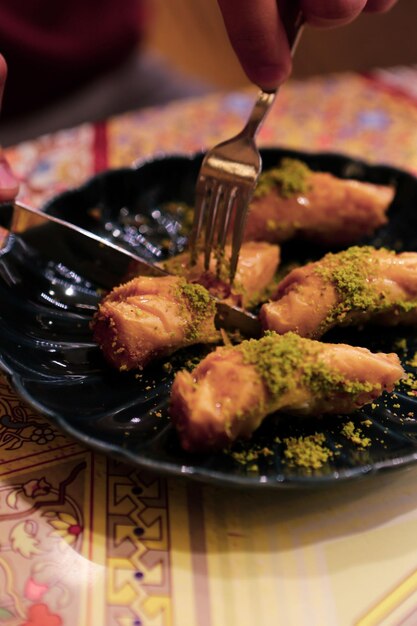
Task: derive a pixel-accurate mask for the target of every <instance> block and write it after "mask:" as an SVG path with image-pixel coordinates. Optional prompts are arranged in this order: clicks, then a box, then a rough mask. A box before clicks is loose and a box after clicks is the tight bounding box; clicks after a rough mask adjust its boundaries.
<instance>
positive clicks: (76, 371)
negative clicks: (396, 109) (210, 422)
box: [0, 149, 417, 487]
mask: <svg viewBox="0 0 417 626" xmlns="http://www.w3.org/2000/svg"><path fill="white" fill-rule="evenodd" d="M262 152H263V155H262V156H263V162H264V167H265V168H268V167H271V166H273V165H275V164H276V163H277V162H278V161H279V159H280V158H281V157H282V156H286V155H291V156H296V157H298V158H301V159H303V160H304V161H306V162H307V163H308V164H309V165H310V166H311V167H312V168H313V169H316V170H324V171H330V172H332V173H334V174H336V175H337V176H340V177H354V178H358V179H360V180H368V181H371V182H374V183H389V184H393V185H395V187H396V195H395V199H394V202H393V204H392V206H391V208H390V211H389V225H388V226H387V227H384V228H383V229H381V230H380V231H379V232H378V233H376V235H375V237H374V238H373V239H371V240H369V242H371V243H374V244H375V245H378V246H380V245H384V246H388V247H391V248H395V249H397V250H400V249H405V250H417V211H416V207H417V180H416V179H415V178H414V177H413V176H411V175H410V174H408V173H406V172H403V171H399V170H396V169H393V168H391V167H386V166H370V165H368V164H365V163H362V162H359V161H353V160H352V159H350V158H347V157H344V156H340V155H334V154H305V153H297V152H290V151H282V150H278V149H265V150H263V151H262ZM200 162H201V155H197V156H195V157H193V158H186V157H181V156H171V157H165V158H160V159H157V160H154V161H152V162H146V163H144V164H143V165H141V166H140V167H139V168H138V169H136V170H135V169H127V168H126V169H120V170H115V171H109V172H105V173H103V174H100V175H98V176H96V177H95V178H93V179H91V180H90V181H89V182H88V183H87V184H85V185H84V186H82V187H80V188H79V189H76V190H73V191H69V192H66V193H64V194H62V195H60V196H59V197H57V198H55V199H53V200H52V201H51V202H50V203H49V204H48V205H47V206H46V207H45V208H46V210H47V211H48V212H49V213H51V214H53V215H56V216H59V217H61V218H63V219H66V220H68V221H70V222H73V223H75V224H78V225H80V226H83V227H84V228H89V229H91V230H93V231H94V232H96V233H99V234H100V235H103V236H106V237H108V238H109V239H111V240H113V241H117V242H118V243H119V244H122V245H125V246H127V247H130V248H131V249H134V250H135V251H136V252H138V253H140V254H141V255H143V256H145V257H146V258H147V259H149V260H156V259H160V258H162V257H163V256H164V255H167V254H173V253H175V252H178V251H180V250H181V249H183V248H184V246H185V244H186V239H185V236H184V233H183V232H182V230H181V224H180V223H179V222H178V221H177V220H176V219H174V218H173V215H172V213H171V212H170V209H169V207H168V208H167V203H169V202H176V203H181V202H185V203H189V204H192V202H193V189H194V183H195V179H196V176H197V173H198V170H199V165H200ZM80 254H82V251H80ZM321 254H323V250H322V249H321V250H319V249H314V248H313V247H306V246H305V245H303V246H297V245H296V244H291V245H287V246H284V248H283V258H284V261H291V260H294V259H296V260H303V259H306V258H312V257H315V256H319V255H321ZM100 297H101V293H100V290H99V289H98V287H97V285H94V284H92V283H89V282H88V281H86V280H85V279H84V278H83V277H82V276H78V275H77V274H75V273H74V272H73V271H72V270H71V268H70V267H65V266H64V265H59V264H56V263H52V262H49V261H48V260H47V259H43V258H42V257H41V256H40V255H39V253H37V252H35V251H33V250H31V249H30V248H28V247H27V246H25V245H24V244H23V243H22V241H20V240H19V239H16V238H14V237H11V238H10V239H9V242H8V246H7V247H6V248H5V249H4V250H3V251H2V252H1V256H0V346H1V363H2V366H3V368H4V369H6V370H7V372H8V373H9V374H10V376H11V378H12V381H13V383H14V385H15V387H16V389H17V390H18V392H19V393H20V394H21V395H22V396H23V397H24V398H25V399H26V400H27V401H28V402H29V403H30V404H31V405H32V406H35V407H36V408H37V409H39V410H40V411H41V412H43V413H44V414H45V415H47V416H49V417H50V418H51V419H52V420H53V421H55V422H56V423H57V424H59V425H60V426H61V427H62V428H63V429H64V430H66V431H67V432H69V433H70V434H71V435H74V436H75V437H77V438H78V439H79V440H81V441H82V442H84V443H86V444H87V445H89V446H93V447H95V448H96V449H99V450H101V451H103V452H106V453H109V454H111V455H113V456H116V457H118V458H119V459H121V460H124V461H127V462H129V463H132V464H136V465H137V466H139V467H143V468H148V469H151V470H155V471H157V472H164V473H169V474H174V475H180V474H185V475H189V476H191V477H193V478H196V479H199V480H203V481H206V482H215V483H219V484H228V485H235V486H239V485H241V486H242V485H244V486H270V487H271V486H273V487H299V486H303V487H316V486H320V485H329V484H333V483H335V482H337V481H341V480H345V479H349V478H353V477H359V476H364V475H370V474H372V473H374V472H377V471H380V470H384V469H388V468H394V467H399V466H404V465H406V464H408V463H411V462H414V461H415V460H416V459H417V438H416V437H417V421H416V419H415V418H414V410H415V409H416V408H417V407H416V400H415V399H414V397H413V395H409V394H410V389H409V388H408V387H407V388H404V389H400V390H399V391H398V393H396V394H395V395H394V396H393V395H388V394H386V395H385V396H384V397H383V398H382V399H381V400H380V402H378V403H377V404H376V405H373V406H368V407H365V408H364V409H363V410H362V411H359V412H357V413H356V414H355V415H353V416H349V417H347V416H333V417H326V418H323V419H320V418H315V419H311V418H310V419H297V418H294V417H288V416H285V415H282V416H272V417H270V418H268V419H267V420H265V421H264V423H263V425H262V426H261V428H260V429H259V430H258V431H257V432H256V433H255V435H254V437H253V441H252V442H251V446H252V449H260V448H263V447H267V448H268V449H269V450H270V452H271V454H269V455H266V456H262V455H261V456H260V458H259V459H258V461H257V463H256V464H254V463H249V464H242V463H240V462H238V461H237V460H236V458H235V457H234V456H232V455H230V454H228V453H219V454H215V455H207V456H191V455H189V454H186V453H184V452H183V451H182V450H181V448H180V446H179V443H178V440H177V436H176V433H175V431H174V429H173V427H172V426H171V424H170V420H169V415H168V411H167V399H168V396H169V390H170V384H171V381H172V376H173V372H172V371H169V367H166V364H165V363H164V362H159V363H155V364H154V365H153V366H152V367H149V368H148V369H147V370H146V371H145V373H144V375H143V377H142V378H140V379H139V378H137V377H136V376H135V374H134V373H119V372H117V371H114V370H112V369H111V368H110V367H108V366H107V365H106V364H105V362H104V360H103V358H102V356H101V353H100V350H99V349H98V348H97V346H96V345H95V344H94V343H93V341H92V338H91V334H90V329H89V323H90V320H91V317H92V315H93V313H94V311H95V308H96V306H97V303H98V302H99V299H100ZM326 339H328V340H332V341H334V340H336V341H346V342H349V343H352V344H354V345H363V346H366V347H369V348H371V349H373V350H382V351H388V352H390V351H396V352H397V353H398V354H399V355H400V357H401V358H402V360H403V363H404V364H405V367H406V369H407V370H408V371H414V369H413V368H412V367H411V366H409V365H407V361H410V360H411V357H412V356H414V354H415V352H416V350H417V341H416V337H415V335H414V333H413V332H411V331H405V330H399V329H396V330H394V331H393V330H372V329H367V330H366V331H362V332H359V331H356V330H349V331H344V332H343V333H341V332H339V333H335V334H334V335H332V336H328V337H327V338H326ZM200 354H201V348H195V349H194V350H187V351H183V352H180V353H178V354H177V355H175V356H174V357H173V358H172V360H171V361H172V362H171V365H173V367H174V371H175V369H176V368H180V367H182V366H184V364H186V363H187V362H189V360H190V357H193V356H199V355H200ZM411 393H413V392H411ZM416 415H417V413H416ZM348 421H352V422H353V423H354V425H355V427H358V428H361V430H362V432H363V434H364V435H366V436H367V437H369V439H370V441H371V445H370V446H368V447H365V448H363V447H361V446H358V444H357V443H354V442H353V441H351V440H350V439H347V438H346V437H345V436H344V435H343V432H342V431H343V426H344V424H346V422H348ZM364 421H366V425H363V422H364ZM316 432H320V433H325V438H326V442H325V445H326V446H327V447H328V448H330V449H332V450H333V451H335V452H337V454H336V455H335V456H334V457H333V458H331V459H330V460H329V461H328V462H327V463H325V464H324V465H323V466H322V467H321V468H319V469H317V470H311V469H306V468H303V467H298V466H291V465H289V464H287V463H285V462H284V458H283V444H282V441H283V439H285V438H287V437H306V436H308V435H311V434H314V433H316ZM241 449H242V447H241V446H240V444H237V446H236V451H238V452H239V451H240V450H241ZM245 450H246V449H245Z"/></svg>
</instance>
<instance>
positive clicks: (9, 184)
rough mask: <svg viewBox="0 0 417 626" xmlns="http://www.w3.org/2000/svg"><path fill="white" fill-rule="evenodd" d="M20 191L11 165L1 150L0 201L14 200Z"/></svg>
mask: <svg viewBox="0 0 417 626" xmlns="http://www.w3.org/2000/svg"><path fill="white" fill-rule="evenodd" d="M18 191H19V183H18V181H17V179H16V178H15V176H14V174H13V172H12V170H11V168H10V165H9V164H8V162H7V161H6V159H5V157H4V155H3V154H2V153H1V151H0V202H9V201H10V200H13V199H14V198H15V197H16V196H17V194H18Z"/></svg>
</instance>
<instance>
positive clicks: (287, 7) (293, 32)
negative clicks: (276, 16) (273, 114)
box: [241, 0, 304, 138]
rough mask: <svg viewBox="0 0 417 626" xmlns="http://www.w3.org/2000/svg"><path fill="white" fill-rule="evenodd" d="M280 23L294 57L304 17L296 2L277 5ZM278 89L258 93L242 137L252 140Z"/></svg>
mask: <svg viewBox="0 0 417 626" xmlns="http://www.w3.org/2000/svg"><path fill="white" fill-rule="evenodd" d="M278 4H279V11H280V16H281V20H282V23H283V25H284V29H285V33H286V35H287V39H288V45H289V46H290V50H291V56H294V52H295V49H296V47H297V44H298V41H299V39H300V35H301V31H302V27H303V25H304V16H303V14H302V12H301V10H300V7H299V3H298V2H297V1H296V0H287V2H285V3H278ZM277 93H278V88H277V89H274V90H273V91H262V90H261V91H259V93H258V97H257V99H256V102H255V104H254V106H253V109H252V112H251V114H250V116H249V119H248V122H247V124H246V126H245V127H244V129H243V130H242V133H241V134H242V135H245V136H246V137H251V138H254V137H255V136H256V134H257V133H258V131H259V129H260V127H261V125H262V122H263V121H264V119H265V117H266V114H267V113H268V111H269V109H270V108H271V106H272V105H273V103H274V100H275V98H276V96H277Z"/></svg>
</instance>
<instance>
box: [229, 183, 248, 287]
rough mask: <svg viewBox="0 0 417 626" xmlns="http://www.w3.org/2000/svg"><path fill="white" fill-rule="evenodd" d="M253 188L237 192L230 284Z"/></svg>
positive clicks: (233, 275)
mask: <svg viewBox="0 0 417 626" xmlns="http://www.w3.org/2000/svg"><path fill="white" fill-rule="evenodd" d="M252 193H253V190H252V189H251V190H250V191H249V190H245V191H243V190H242V189H240V190H239V193H237V194H236V210H235V221H234V224H233V237H232V254H231V258H230V284H232V283H233V280H234V277H235V274H236V268H237V262H238V260H239V252H240V248H241V245H242V241H243V233H244V231H245V224H246V216H247V208H248V206H249V202H250V200H251V198H252Z"/></svg>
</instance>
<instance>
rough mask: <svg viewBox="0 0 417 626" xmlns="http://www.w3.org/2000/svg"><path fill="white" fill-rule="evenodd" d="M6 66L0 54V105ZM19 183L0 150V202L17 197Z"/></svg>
mask: <svg viewBox="0 0 417 626" xmlns="http://www.w3.org/2000/svg"><path fill="white" fill-rule="evenodd" d="M6 76H7V65H6V61H5V60H4V58H3V57H2V55H1V54H0V104H1V99H2V97H3V90H4V83H5V82H6ZM18 191H19V183H18V182H17V180H16V178H15V177H14V175H13V173H12V170H11V169H10V165H9V164H8V162H7V160H6V157H5V156H4V154H3V151H2V149H1V148H0V202H9V201H10V200H13V199H14V198H15V197H16V196H17V192H18Z"/></svg>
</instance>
